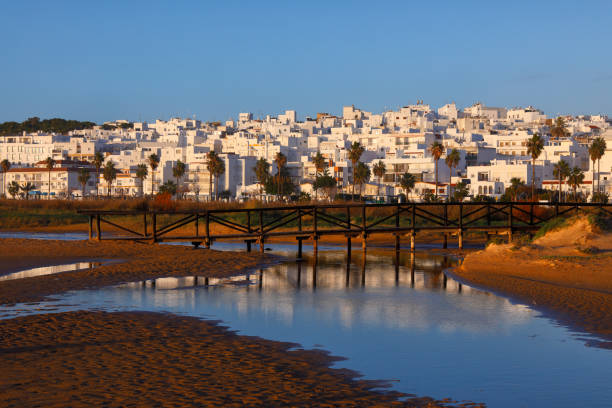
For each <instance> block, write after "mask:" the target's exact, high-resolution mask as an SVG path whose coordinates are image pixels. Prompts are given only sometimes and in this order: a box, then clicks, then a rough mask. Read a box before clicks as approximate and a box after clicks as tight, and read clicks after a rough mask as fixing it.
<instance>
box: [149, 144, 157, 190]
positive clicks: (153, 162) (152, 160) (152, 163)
mask: <svg viewBox="0 0 612 408" xmlns="http://www.w3.org/2000/svg"><path fill="white" fill-rule="evenodd" d="M147 162H148V163H149V167H150V168H151V195H153V194H154V193H155V170H156V169H157V166H159V156H158V155H157V154H155V153H153V154H151V155H150V156H149V158H148V159H147Z"/></svg>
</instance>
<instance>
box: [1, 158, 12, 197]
mask: <svg viewBox="0 0 612 408" xmlns="http://www.w3.org/2000/svg"><path fill="white" fill-rule="evenodd" d="M0 167H1V168H2V195H6V173H8V171H9V170H10V169H11V162H10V161H8V160H7V159H4V160H2V161H1V162H0Z"/></svg>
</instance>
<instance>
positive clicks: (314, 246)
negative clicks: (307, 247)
mask: <svg viewBox="0 0 612 408" xmlns="http://www.w3.org/2000/svg"><path fill="white" fill-rule="evenodd" d="M312 240H313V241H312V250H313V252H314V256H315V258H316V257H317V253H318V252H319V237H318V236H316V235H315V236H313V237H312Z"/></svg>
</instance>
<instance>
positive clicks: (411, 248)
mask: <svg viewBox="0 0 612 408" xmlns="http://www.w3.org/2000/svg"><path fill="white" fill-rule="evenodd" d="M415 241H416V233H415V231H414V230H412V231H411V232H410V252H414V247H415V244H416V242H415Z"/></svg>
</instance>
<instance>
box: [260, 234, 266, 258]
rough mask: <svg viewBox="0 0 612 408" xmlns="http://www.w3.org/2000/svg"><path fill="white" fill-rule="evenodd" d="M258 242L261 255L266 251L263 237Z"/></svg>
mask: <svg viewBox="0 0 612 408" xmlns="http://www.w3.org/2000/svg"><path fill="white" fill-rule="evenodd" d="M258 241H259V252H260V253H262V254H263V253H264V251H265V249H266V248H265V241H264V237H260V238H259V240H258Z"/></svg>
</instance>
